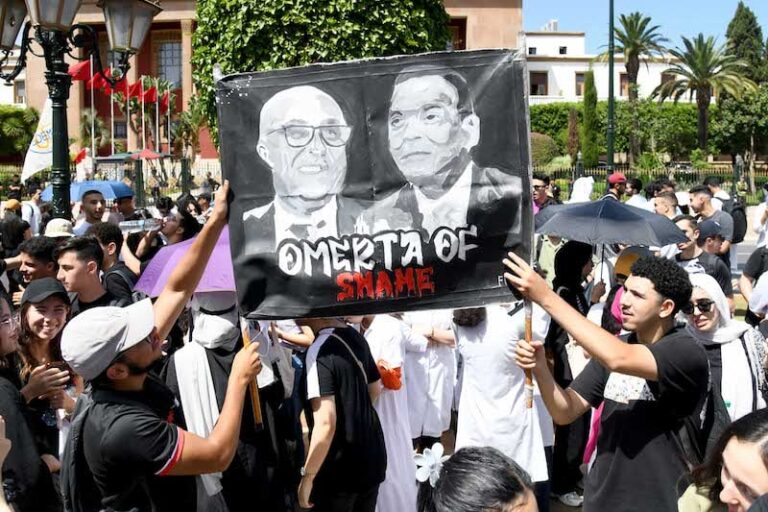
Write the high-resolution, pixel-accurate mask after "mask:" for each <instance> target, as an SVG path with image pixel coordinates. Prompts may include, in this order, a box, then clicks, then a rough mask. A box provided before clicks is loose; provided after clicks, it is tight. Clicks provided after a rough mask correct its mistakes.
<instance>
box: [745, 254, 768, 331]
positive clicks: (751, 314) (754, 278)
mask: <svg viewBox="0 0 768 512" xmlns="http://www.w3.org/2000/svg"><path fill="white" fill-rule="evenodd" d="M766 270H768V247H766V246H762V247H758V248H756V249H755V250H754V251H753V252H752V254H750V255H749V258H748V259H747V263H746V264H745V265H744V269H743V270H742V271H741V276H740V277H739V292H741V294H742V295H743V296H744V299H745V300H746V301H747V302H751V297H752V290H753V287H754V286H756V285H757V282H758V280H759V279H760V277H761V276H762V275H763V274H764V273H765V271H766ZM744 321H745V322H747V323H748V324H749V325H752V326H756V325H757V324H758V323H760V317H759V316H758V315H756V314H755V311H753V310H752V308H749V309H747V312H746V314H745V315H744Z"/></svg>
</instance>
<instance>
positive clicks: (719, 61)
mask: <svg viewBox="0 0 768 512" xmlns="http://www.w3.org/2000/svg"><path fill="white" fill-rule="evenodd" d="M670 53H671V54H672V56H673V57H675V59H677V62H676V63H675V64H673V65H672V66H670V67H669V68H667V69H666V70H665V71H664V73H666V74H672V75H676V76H675V79H674V80H669V81H668V82H664V83H663V84H661V85H659V86H658V87H656V89H655V90H654V91H653V95H654V96H658V97H659V100H660V101H664V100H665V99H667V98H672V99H673V100H674V101H675V102H677V101H678V100H679V99H680V98H681V97H682V96H683V95H685V94H686V93H689V94H690V95H691V97H692V96H693V94H694V93H695V94H696V106H697V107H698V111H699V116H698V122H697V126H698V139H699V148H700V149H702V150H705V149H707V135H708V130H709V104H710V103H711V100H712V95H713V94H717V93H720V92H724V93H727V94H730V95H731V96H734V97H736V98H740V97H741V96H742V93H744V92H749V91H753V90H755V89H756V88H757V85H756V84H755V83H754V82H753V81H752V80H750V79H749V78H747V76H746V71H747V67H748V64H747V63H746V62H744V61H743V60H741V59H739V58H737V57H735V56H734V55H731V54H730V53H728V52H727V51H726V50H725V48H724V47H718V46H716V44H715V38H714V37H712V36H709V37H707V38H705V37H704V34H699V35H698V36H697V37H696V38H695V39H688V38H687V37H683V48H675V49H674V50H670Z"/></svg>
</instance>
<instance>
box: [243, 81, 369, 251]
mask: <svg viewBox="0 0 768 512" xmlns="http://www.w3.org/2000/svg"><path fill="white" fill-rule="evenodd" d="M351 131H352V127H351V126H350V125H349V124H348V122H347V120H346V117H345V115H344V112H343V111H342V109H341V107H340V106H339V104H338V102H337V101H336V100H334V99H333V98H332V97H331V96H330V95H329V94H327V93H325V92H323V91H321V90H320V89H318V88H316V87H311V86H298V87H291V88H289V89H284V90H282V91H280V92H278V93H276V94H275V95H274V96H272V97H271V98H270V99H269V100H267V101H266V103H265V104H264V106H263V107H262V109H261V113H260V116H259V139H258V142H257V145H256V151H257V153H258V155H259V157H260V158H261V159H262V160H263V161H264V162H265V163H266V164H267V166H268V167H269V168H270V169H271V171H272V182H273V186H274V190H275V197H274V199H273V201H271V202H269V203H267V204H265V205H262V206H259V207H256V208H253V209H251V210H248V211H246V212H245V213H244V214H243V226H244V230H245V240H246V252H247V253H253V252H265V251H270V250H273V249H274V248H276V247H277V246H278V245H279V244H280V242H282V241H283V240H286V239H296V240H309V241H312V242H314V241H316V240H318V239H320V238H324V237H329V236H334V237H335V236H338V235H339V233H344V232H345V229H347V232H348V231H351V230H352V229H353V225H354V217H353V216H352V217H350V218H349V221H348V224H349V226H348V227H347V226H345V225H344V224H346V222H345V221H344V220H342V218H346V217H347V216H348V214H347V213H346V212H348V211H350V210H349V209H348V208H345V207H344V206H343V204H342V202H343V198H342V197H341V195H340V194H341V191H342V188H343V186H344V181H345V178H346V175H347V154H346V146H347V143H348V142H349V138H350V134H351ZM340 224H341V225H340Z"/></svg>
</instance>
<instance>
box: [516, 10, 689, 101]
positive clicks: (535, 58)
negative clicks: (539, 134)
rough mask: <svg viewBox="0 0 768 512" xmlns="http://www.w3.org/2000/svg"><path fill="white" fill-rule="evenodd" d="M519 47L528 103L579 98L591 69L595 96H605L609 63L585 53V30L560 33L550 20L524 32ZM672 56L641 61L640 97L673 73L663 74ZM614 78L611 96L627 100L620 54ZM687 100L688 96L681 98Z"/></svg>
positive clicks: (622, 58)
mask: <svg viewBox="0 0 768 512" xmlns="http://www.w3.org/2000/svg"><path fill="white" fill-rule="evenodd" d="M521 46H522V48H523V51H525V53H526V55H527V57H528V73H529V84H530V85H529V87H530V90H529V94H530V104H531V105H536V104H541V103H554V102H560V101H567V102H579V101H582V99H583V94H584V74H585V72H587V71H589V70H590V68H591V69H592V71H593V72H594V73H595V87H596V88H597V99H598V100H607V99H608V62H607V61H600V60H597V55H592V54H588V53H587V52H586V45H585V42H584V32H559V31H558V27H557V21H556V20H552V21H550V22H549V23H548V24H547V26H546V27H544V29H542V30H541V31H539V32H525V33H524V37H523V38H522V43H521ZM671 59H672V57H667V58H658V59H653V60H651V61H649V62H648V65H647V66H646V65H645V64H644V63H641V64H640V72H639V74H638V79H637V81H638V88H639V94H640V97H641V98H646V97H648V96H650V95H651V93H652V92H653V90H654V89H655V88H656V87H657V86H658V85H659V84H661V83H662V81H666V80H670V79H672V77H673V75H667V74H665V73H663V72H664V70H666V69H667V68H669V66H670V64H671V62H672V60H671ZM613 80H614V97H615V98H616V99H617V100H621V99H626V98H627V97H628V85H629V81H628V80H627V73H626V68H625V65H624V56H623V55H620V54H617V55H616V58H615V64H614V77H613ZM688 100H689V98H688V95H685V96H684V97H683V98H681V99H680V101H688Z"/></svg>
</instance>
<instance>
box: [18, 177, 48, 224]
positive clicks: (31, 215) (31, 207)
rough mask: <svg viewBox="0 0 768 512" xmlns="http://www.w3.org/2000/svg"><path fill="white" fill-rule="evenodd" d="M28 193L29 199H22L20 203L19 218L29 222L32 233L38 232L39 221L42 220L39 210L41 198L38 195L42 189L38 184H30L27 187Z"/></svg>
mask: <svg viewBox="0 0 768 512" xmlns="http://www.w3.org/2000/svg"><path fill="white" fill-rule="evenodd" d="M27 193H28V194H29V200H28V201H24V202H23V203H22V204H21V218H22V220H25V221H27V222H28V223H29V227H30V228H31V229H32V235H39V234H40V223H41V221H42V213H41V212H40V204H41V202H42V201H41V199H40V196H41V195H42V193H43V190H42V189H41V188H40V186H39V185H34V184H33V185H30V186H29V187H28V188H27Z"/></svg>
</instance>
